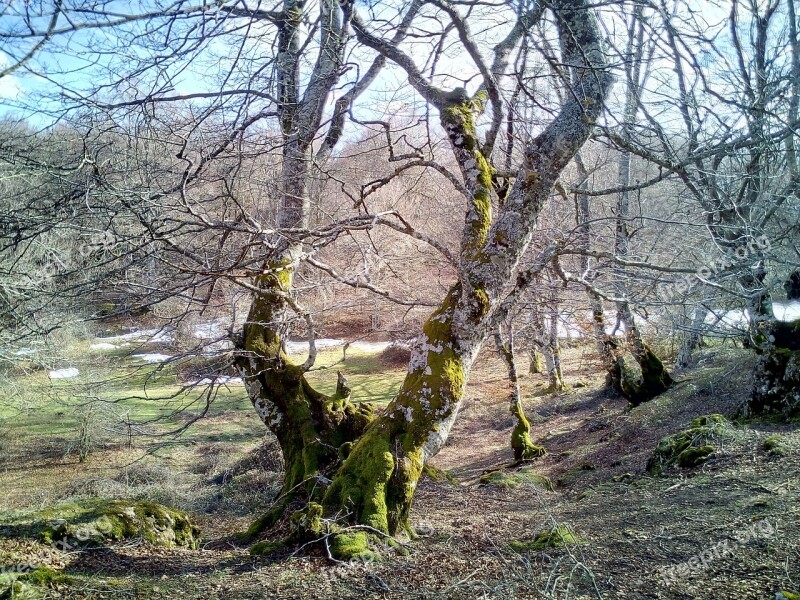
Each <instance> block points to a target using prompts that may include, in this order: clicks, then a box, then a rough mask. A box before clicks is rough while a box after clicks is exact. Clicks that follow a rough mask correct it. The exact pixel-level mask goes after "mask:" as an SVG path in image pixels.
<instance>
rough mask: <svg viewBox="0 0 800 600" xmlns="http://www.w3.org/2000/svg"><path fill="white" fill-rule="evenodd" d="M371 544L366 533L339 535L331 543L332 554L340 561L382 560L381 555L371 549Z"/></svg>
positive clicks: (357, 532)
mask: <svg viewBox="0 0 800 600" xmlns="http://www.w3.org/2000/svg"><path fill="white" fill-rule="evenodd" d="M369 542H370V537H369V535H368V534H367V533H366V532H365V531H353V532H350V531H348V532H342V533H337V534H335V535H334V536H333V540H332V542H331V554H332V555H333V557H334V558H336V559H338V560H352V559H354V558H356V559H361V560H363V561H366V562H372V561H376V560H381V555H380V554H378V553H377V552H374V551H373V550H371V549H370V546H369Z"/></svg>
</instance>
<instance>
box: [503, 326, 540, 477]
mask: <svg viewBox="0 0 800 600" xmlns="http://www.w3.org/2000/svg"><path fill="white" fill-rule="evenodd" d="M506 329H507V332H508V333H507V335H506V340H503V327H502V325H501V326H498V328H497V330H496V331H495V333H494V341H495V345H496V346H497V351H498V352H499V353H500V356H501V358H502V359H503V362H504V363H505V365H506V369H507V371H508V381H509V383H510V384H511V395H510V406H509V410H510V412H511V417H512V418H513V419H514V428H513V430H512V432H511V449H512V450H513V452H514V460H516V461H517V462H520V461H524V460H531V459H534V458H538V457H540V456H544V454H545V449H544V448H543V447H542V446H538V445H536V444H534V443H533V440H532V439H531V424H530V422H529V421H528V418H527V417H526V416H525V409H524V408H523V406H522V393H521V391H520V387H519V376H518V374H517V366H516V364H515V363H514V329H513V326H512V325H511V324H510V323H507V324H506Z"/></svg>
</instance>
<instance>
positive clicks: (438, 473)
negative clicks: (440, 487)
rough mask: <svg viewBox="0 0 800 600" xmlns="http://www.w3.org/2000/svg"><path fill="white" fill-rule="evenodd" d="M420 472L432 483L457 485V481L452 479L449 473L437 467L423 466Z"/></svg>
mask: <svg viewBox="0 0 800 600" xmlns="http://www.w3.org/2000/svg"><path fill="white" fill-rule="evenodd" d="M422 472H423V473H424V474H425V475H427V476H428V477H429V478H430V479H433V480H434V481H439V482H442V481H447V482H449V483H452V484H453V485H458V484H459V482H458V479H456V478H455V477H453V476H452V475H451V474H450V473H448V472H447V471H445V470H444V469H440V468H439V467H434V466H433V465H425V466H424V467H423V468H422Z"/></svg>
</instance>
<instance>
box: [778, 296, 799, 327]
mask: <svg viewBox="0 0 800 600" xmlns="http://www.w3.org/2000/svg"><path fill="white" fill-rule="evenodd" d="M772 312H773V313H775V318H776V319H777V320H778V321H787V322H788V321H796V320H797V319H800V300H782V301H776V302H773V303H772Z"/></svg>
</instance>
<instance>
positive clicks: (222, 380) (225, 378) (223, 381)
mask: <svg viewBox="0 0 800 600" xmlns="http://www.w3.org/2000/svg"><path fill="white" fill-rule="evenodd" d="M215 382H216V383H218V384H220V385H243V384H244V381H242V378H241V377H234V376H232V375H220V376H219V377H217V378H216V379H212V378H211V377H203V378H202V379H198V380H197V381H187V382H186V384H187V385H210V384H212V383H215Z"/></svg>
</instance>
